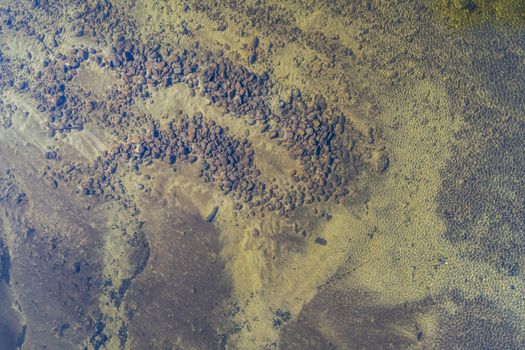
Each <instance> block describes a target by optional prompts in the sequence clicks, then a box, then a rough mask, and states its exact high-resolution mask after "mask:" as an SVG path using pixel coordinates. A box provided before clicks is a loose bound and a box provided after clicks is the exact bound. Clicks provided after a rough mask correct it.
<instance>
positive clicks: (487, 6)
mask: <svg viewBox="0 0 525 350" xmlns="http://www.w3.org/2000/svg"><path fill="white" fill-rule="evenodd" d="M431 7H432V9H433V10H434V12H435V14H436V15H437V16H438V17H440V18H442V19H443V20H444V21H445V22H447V23H448V24H449V25H450V26H452V27H453V28H456V29H461V28H468V27H473V26H478V25H483V24H487V23H490V24H495V25H511V26H523V25H524V24H525V0H434V1H432V3H431Z"/></svg>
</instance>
